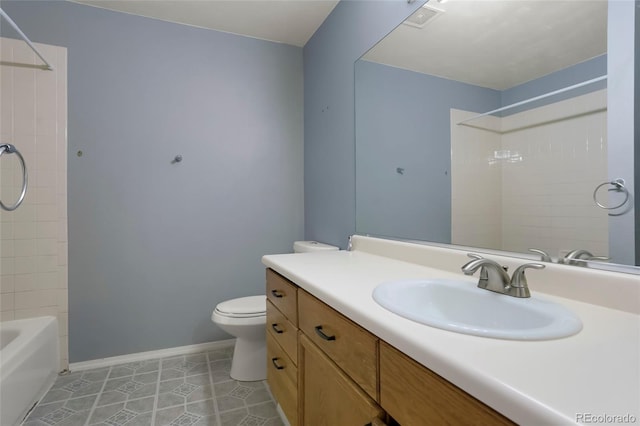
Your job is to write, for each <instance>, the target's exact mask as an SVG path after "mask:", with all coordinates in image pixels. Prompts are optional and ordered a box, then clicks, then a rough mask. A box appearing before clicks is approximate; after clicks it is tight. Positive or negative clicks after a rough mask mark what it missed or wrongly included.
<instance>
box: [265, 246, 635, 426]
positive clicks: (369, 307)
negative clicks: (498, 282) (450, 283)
mask: <svg viewBox="0 0 640 426" xmlns="http://www.w3.org/2000/svg"><path fill="white" fill-rule="evenodd" d="M262 262H263V264H265V265H266V266H267V267H269V268H272V269H274V270H275V271H277V272H279V273H280V274H282V275H284V276H285V277H287V278H289V279H290V280H291V281H293V282H295V283H296V284H298V285H299V286H300V287H301V288H302V289H304V290H306V291H308V292H309V293H311V294H313V295H314V296H316V297H317V298H319V299H320V300H322V301H324V302H325V303H327V304H328V305H330V306H331V307H333V308H334V309H336V310H337V311H339V312H341V313H342V314H344V315H345V316H347V317H349V318H350V319H351V320H353V321H354V322H356V323H358V324H360V325H361V326H362V327H364V328H365V329H367V330H369V331H370V332H371V333H373V334H375V335H376V336H378V337H379V338H381V339H383V340H385V341H386V342H388V343H389V344H391V345H392V346H394V347H396V348H397V349H399V350H400V351H402V352H404V353H406V354H407V355H409V356H410V357H412V358H413V359H415V360H416V361H418V362H419V363H421V364H422V365H424V366H425V367H427V368H429V369H431V370H433V371H435V372H436V373H438V374H439V375H441V376H442V377H444V378H445V379H447V380H449V381H450V382H452V383H453V384H455V385H456V386H458V387H460V388H461V389H463V390H465V391H466V392H468V393H469V394H471V395H473V396H474V397H476V398H477V399H479V400H481V401H483V402H484V403H485V404H487V405H489V406H491V407H492V408H494V409H495V410H497V411H499V412H501V413H502V414H504V415H505V416H507V417H508V418H510V419H512V420H513V421H515V422H517V423H519V424H522V425H542V424H552V425H557V424H575V423H585V424H587V423H590V421H588V420H587V418H586V417H582V419H583V420H582V421H580V417H578V416H579V415H580V414H584V415H585V416H586V415H593V416H603V415H607V416H624V415H631V416H635V418H636V422H637V423H640V316H638V315H637V314H634V313H629V312H624V311H620V310H616V309H611V308H606V307H602V306H598V305H594V304H589V303H584V302H579V301H575V300H571V299H567V298H561V297H557V296H552V295H549V294H544V295H543V296H544V297H546V298H548V299H550V300H553V301H556V302H557V303H560V304H562V305H564V306H565V307H567V308H569V309H571V310H572V311H573V312H575V313H576V314H577V315H578V316H579V317H580V319H581V320H582V322H583V329H582V331H581V332H580V333H578V334H577V335H574V336H571V337H567V338H563V339H558V340H549V341H535V342H531V341H510V340H500V339H492V338H485V337H477V336H471V335H465V334H459V333H454V332H449V331H445V330H440V329H437V328H433V327H429V326H427V325H422V324H419V323H416V322H413V321H411V320H408V319H405V318H403V317H400V316H398V315H396V314H394V313H392V312H390V311H387V310H386V309H384V308H382V307H381V306H379V305H378V304H377V303H376V302H375V301H374V300H373V298H372V296H371V294H372V291H373V289H374V288H375V287H376V286H377V285H378V284H380V283H382V282H384V281H389V280H397V279H415V278H456V279H463V280H468V281H469V285H475V284H476V283H477V277H468V276H465V275H463V274H462V273H453V272H447V271H445V270H441V269H435V268H432V267H427V266H422V265H417V264H414V263H408V262H404V261H400V260H394V259H391V258H388V257H383V256H379V255H374V254H370V253H366V252H362V251H357V250H356V251H351V252H347V251H339V252H322V253H301V254H283V255H267V256H264V257H263V259H262ZM533 291H534V290H533V289H532V292H533ZM505 297H506V296H505ZM609 420H611V418H610V419H609ZM613 420H615V419H613ZM620 420H621V421H620V423H624V419H620ZM591 422H592V423H595V422H594V421H593V420H592V421H591ZM600 423H603V422H602V421H601V422H600ZM611 423H616V422H615V421H614V422H608V424H611ZM627 423H628V422H627Z"/></svg>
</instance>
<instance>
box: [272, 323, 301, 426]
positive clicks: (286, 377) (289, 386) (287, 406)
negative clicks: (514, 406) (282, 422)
mask: <svg viewBox="0 0 640 426" xmlns="http://www.w3.org/2000/svg"><path fill="white" fill-rule="evenodd" d="M267 382H268V383H269V388H270V389H271V393H272V394H273V397H274V398H275V399H276V401H278V403H279V404H280V407H282V411H284V414H285V415H286V416H287V420H289V423H290V424H291V426H297V424H298V368H297V367H296V366H295V365H294V364H293V362H292V361H291V359H290V358H289V356H288V355H287V354H286V353H285V352H284V350H283V349H282V348H281V347H280V345H278V343H276V341H275V340H274V339H273V337H271V334H270V333H267Z"/></svg>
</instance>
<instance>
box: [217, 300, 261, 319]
mask: <svg viewBox="0 0 640 426" xmlns="http://www.w3.org/2000/svg"><path fill="white" fill-rule="evenodd" d="M214 313H216V314H217V315H219V316H223V317H228V318H255V317H264V316H266V315H267V298H266V296H264V295H263V296H248V297H240V298H237V299H231V300H227V301H225V302H221V303H219V304H218V305H217V306H216V309H215V311H214Z"/></svg>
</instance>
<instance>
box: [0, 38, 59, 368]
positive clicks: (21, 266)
mask: <svg viewBox="0 0 640 426" xmlns="http://www.w3.org/2000/svg"><path fill="white" fill-rule="evenodd" d="M36 46H37V47H38V50H40V52H41V53H42V54H43V56H44V57H45V58H47V60H48V61H49V62H50V63H51V64H52V65H53V67H54V71H44V70H42V69H39V68H35V67H34V66H33V65H36V64H38V65H39V64H41V62H39V59H37V57H36V56H35V54H34V53H33V51H31V49H29V47H28V46H27V44H26V43H24V42H23V41H21V40H14V39H7V38H1V39H0V60H1V61H2V65H0V83H1V90H0V138H1V139H0V140H1V141H2V143H11V144H13V145H15V146H16V148H18V150H19V151H20V152H21V153H22V155H23V156H24V158H25V161H26V163H27V167H28V175H29V187H28V191H27V195H26V197H25V201H24V203H23V204H22V205H21V206H20V207H18V209H16V210H15V211H12V212H6V211H0V225H1V227H0V261H1V263H0V320H1V321H8V320H12V319H22V318H30V317H35V316H42V315H52V316H56V317H57V318H58V321H59V330H60V331H59V337H60V358H61V365H60V367H61V369H62V368H66V367H67V365H68V349H67V348H68V343H67V342H68V333H67V329H68V327H67V323H68V303H67V246H68V242H67V139H66V132H67V69H66V68H67V50H66V49H65V48H62V47H57V46H49V45H43V44H36ZM21 184H22V174H21V169H20V166H19V163H18V160H17V156H15V155H7V154H4V155H2V156H1V157H0V199H2V201H3V203H5V204H10V203H13V200H15V199H16V198H17V196H18V194H19V190H20V187H21Z"/></svg>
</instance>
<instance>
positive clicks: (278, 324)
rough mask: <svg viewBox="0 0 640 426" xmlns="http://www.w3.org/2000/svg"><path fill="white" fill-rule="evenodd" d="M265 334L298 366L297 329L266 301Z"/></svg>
mask: <svg viewBox="0 0 640 426" xmlns="http://www.w3.org/2000/svg"><path fill="white" fill-rule="evenodd" d="M267 333H269V334H271V337H273V338H274V340H275V341H276V342H277V343H278V344H279V345H280V346H281V347H282V349H284V351H285V352H286V353H287V355H289V358H291V361H293V363H294V364H295V365H298V329H297V328H296V327H295V326H294V325H293V324H291V323H290V322H289V320H287V318H286V317H285V316H284V315H283V314H282V312H280V311H279V310H278V309H277V308H276V307H275V306H273V304H272V303H271V302H269V301H268V300H267Z"/></svg>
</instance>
